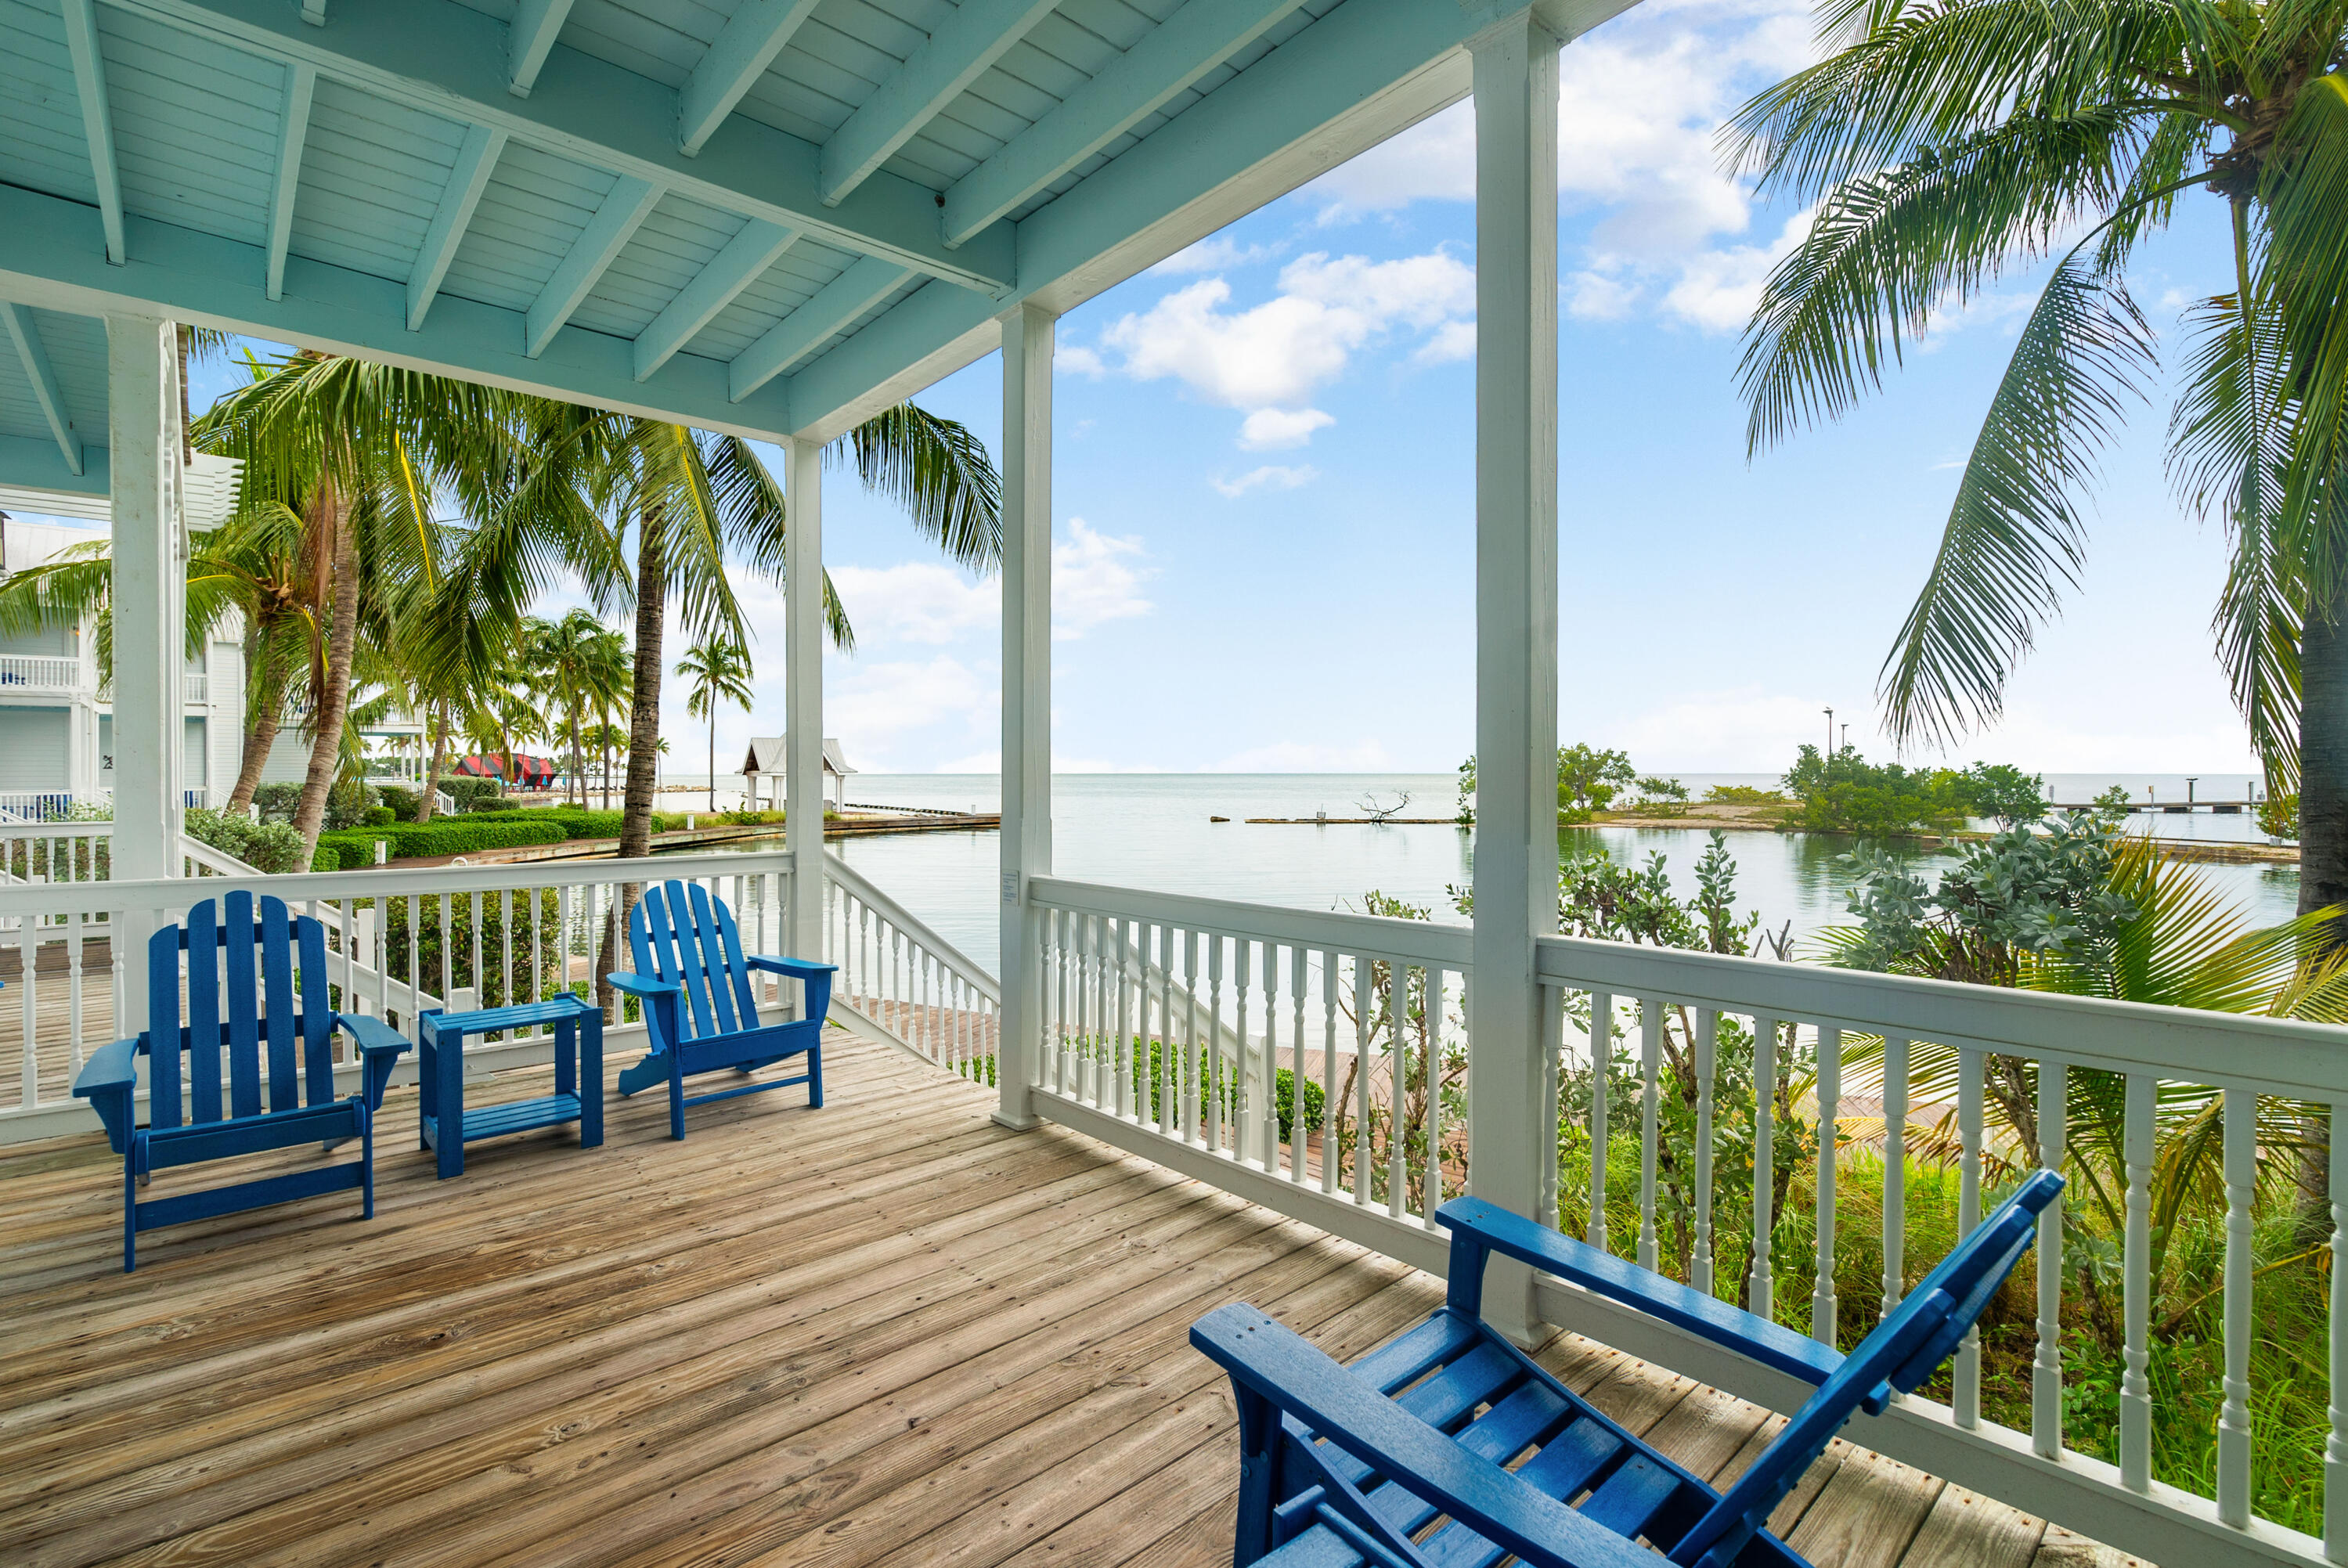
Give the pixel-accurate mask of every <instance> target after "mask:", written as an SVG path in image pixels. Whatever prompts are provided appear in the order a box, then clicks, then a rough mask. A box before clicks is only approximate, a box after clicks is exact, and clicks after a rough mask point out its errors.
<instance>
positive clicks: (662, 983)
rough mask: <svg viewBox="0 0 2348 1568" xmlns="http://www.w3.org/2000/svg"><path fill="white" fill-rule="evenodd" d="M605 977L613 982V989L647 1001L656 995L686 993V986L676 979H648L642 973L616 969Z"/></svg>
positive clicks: (680, 994) (679, 994)
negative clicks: (678, 982)
mask: <svg viewBox="0 0 2348 1568" xmlns="http://www.w3.org/2000/svg"><path fill="white" fill-rule="evenodd" d="M603 978H604V979H606V980H609V981H610V982H611V983H612V989H613V990H614V991H624V992H626V993H627V994H628V995H631V996H634V997H637V998H639V999H641V1000H644V1001H646V1002H649V1001H651V1000H652V999H653V998H654V997H655V996H682V995H685V987H684V986H682V985H678V984H677V983H676V982H675V981H674V980H647V979H645V978H644V976H643V975H631V974H629V973H627V972H626V971H625V970H615V971H613V973H612V974H609V975H604V976H603Z"/></svg>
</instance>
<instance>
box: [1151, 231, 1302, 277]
mask: <svg viewBox="0 0 2348 1568" xmlns="http://www.w3.org/2000/svg"><path fill="white" fill-rule="evenodd" d="M1280 249H1282V247H1279V246H1273V245H1242V244H1241V243H1239V242H1237V241H1235V240H1233V239H1232V238H1231V236H1230V235H1228V234H1210V235H1208V236H1207V237H1206V238H1205V239H1203V240H1200V242H1198V243H1196V244H1193V245H1185V246H1183V247H1182V248H1181V249H1180V250H1179V251H1177V252H1175V253H1173V254H1172V255H1170V256H1169V257H1167V258H1166V259H1165V260H1164V261H1162V262H1160V263H1158V264H1157V265H1156V266H1154V267H1151V268H1150V269H1149V270H1150V271H1151V272H1153V273H1218V272H1220V271H1222V270H1223V269H1224V268H1225V267H1244V266H1251V265H1253V264H1254V263H1257V262H1262V261H1268V260H1269V259H1271V258H1272V256H1273V255H1275V254H1277V253H1278V252H1279V250H1280Z"/></svg>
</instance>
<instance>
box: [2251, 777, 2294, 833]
mask: <svg viewBox="0 0 2348 1568" xmlns="http://www.w3.org/2000/svg"><path fill="white" fill-rule="evenodd" d="M2259 831H2260V832H2261V833H2264V834H2265V835H2266V836H2267V837H2268V838H2270V839H2285V840H2289V841H2291V842H2292V843H2297V842H2298V841H2299V791H2297V790H2296V789H2294V790H2292V791H2291V793H2290V794H2288V795H2276V794H2269V795H2268V796H2267V798H2266V799H2263V800H2261V801H2260V802H2259Z"/></svg>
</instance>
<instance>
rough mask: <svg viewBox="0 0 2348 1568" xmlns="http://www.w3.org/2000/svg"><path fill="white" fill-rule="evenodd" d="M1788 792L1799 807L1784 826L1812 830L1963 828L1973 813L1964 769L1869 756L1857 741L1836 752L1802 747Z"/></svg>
mask: <svg viewBox="0 0 2348 1568" xmlns="http://www.w3.org/2000/svg"><path fill="white" fill-rule="evenodd" d="M1785 786H1786V789H1787V793H1789V794H1791V795H1793V796H1794V797H1795V798H1796V799H1798V800H1800V801H1801V810H1799V811H1797V812H1795V813H1794V814H1793V815H1791V816H1790V817H1788V818H1787V820H1785V821H1784V822H1783V823H1781V824H1780V826H1782V827H1784V828H1786V829H1787V830H1800V831H1806V832H1814V833H1872V834H1880V835H1892V834H1903V833H1913V832H1916V831H1918V830H1921V829H1925V828H1961V827H1962V826H1964V823H1965V819H1966V818H1967V817H1968V816H1970V815H1972V794H1971V793H1970V791H1969V789H1968V787H1967V786H1966V784H1965V781H1964V775H1962V774H1961V773H1958V772H1956V771H1954V770H1952V769H1946V768H1919V769H1907V768H1902V767H1901V766H1900V764H1898V763H1896V762H1893V763H1888V764H1878V763H1873V762H1869V761H1868V760H1867V759H1866V758H1863V757H1861V756H1860V755H1859V749H1858V748H1856V747H1851V746H1846V747H1844V748H1842V749H1841V750H1840V751H1838V752H1836V753H1835V754H1834V755H1833V756H1832V757H1825V756H1821V755H1820V754H1819V751H1818V748H1817V747H1815V746H1805V747H1803V748H1802V750H1801V755H1800V756H1799V757H1798V758H1796V759H1795V762H1794V766H1793V767H1792V768H1790V769H1787V771H1786V778H1785Z"/></svg>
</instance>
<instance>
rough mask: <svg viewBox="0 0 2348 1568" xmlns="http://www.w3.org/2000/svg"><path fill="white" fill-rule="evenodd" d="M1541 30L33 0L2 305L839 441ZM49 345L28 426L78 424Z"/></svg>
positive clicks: (27, 0)
mask: <svg viewBox="0 0 2348 1568" xmlns="http://www.w3.org/2000/svg"><path fill="white" fill-rule="evenodd" d="M1620 3H1621V0H1582V3H1581V7H1580V9H1579V10H1578V11H1577V10H1573V8H1572V7H1570V6H1565V5H1562V4H1560V5H1559V13H1560V14H1559V15H1558V17H1557V18H1556V19H1555V22H1554V25H1556V26H1560V29H1561V30H1563V31H1566V32H1568V33H1569V34H1570V33H1571V32H1573V31H1578V30H1580V29H1581V27H1584V26H1588V25H1590V24H1591V22H1592V21H1594V20H1597V19H1600V18H1601V17H1602V16H1603V15H1608V14H1611V13H1612V11H1613V10H1614V9H1617V8H1619V5H1620ZM1543 4H1544V5H1550V4H1551V0H1543ZM1511 8H1512V7H1511V6H1510V5H1509V4H1508V0H1467V3H1464V4H1463V3H1462V0H961V3H960V4H955V3H954V0H710V3H708V4H701V3H698V0H305V4H304V5H299V6H297V5H293V4H291V3H289V0H121V3H108V4H103V5H99V4H95V3H94V0H0V298H5V299H11V300H15V301H16V302H18V303H20V304H27V305H39V306H42V307H44V308H43V309H42V310H39V311H35V312H33V313H32V315H34V316H35V317H36V318H38V319H39V320H40V321H41V322H42V323H43V328H44V329H43V332H42V336H43V337H44V338H45V339H46V337H47V336H48V333H47V331H46V324H47V323H48V321H49V320H50V318H51V315H52V314H53V313H54V312H55V311H57V310H64V311H68V312H77V313H79V314H80V316H81V319H82V320H83V321H84V322H85V323H88V321H89V319H90V318H91V317H93V316H95V315H98V314H100V313H102V312H103V311H105V310H107V309H108V308H114V309H135V308H146V309H149V310H155V311H159V312H160V314H164V315H170V316H173V317H175V318H177V319H182V320H192V321H199V322H203V323H205V324H207V325H221V326H227V327H231V328H233V329H235V330H241V331H246V332H252V333H257V334H261V335H275V336H277V337H280V338H283V339H286V340H291V341H295V342H301V343H308V344H314V345H317V346H325V347H330V348H338V349H343V350H345V351H350V352H357V353H362V354H368V355H372V356H378V357H387V358H393V359H397V360H402V361H405V362H408V363H415V364H420V365H427V366H435V367H439V368H445V369H448V370H451V371H453V372H455V373H457V374H460V375H468V376H471V377H477V378H481V379H488V380H492V381H496V382H499V383H502V384H506V385H512V386H518V387H527V388H529V389H531V390H537V391H544V392H550V393H553V394H556V395H559V396H564V397H575V398H579V399H581V400H584V401H591V402H596V403H601V404H604V405H607V406H613V407H629V408H634V409H638V410H640V411H644V412H649V413H657V414H662V415H666V416H670V417H675V418H684V419H686V420H690V421H692V422H695V423H698V424H702V425H705V426H708V427H710V428H720V429H733V430H739V431H742V432H744V433H747V434H755V435H779V434H787V433H791V432H805V433H818V434H820V433H828V430H829V428H836V427H837V426H838V425H839V424H840V423H842V422H844V421H846V420H848V419H849V418H852V417H855V416H856V415H857V414H858V413H859V412H860V410H861V409H863V408H865V407H870V406H877V405H878V404H879V403H880V402H885V401H887V400H888V399H889V398H891V397H895V396H901V395H903V393H904V392H905V391H907V390H910V389H911V387H913V386H916V385H918V384H919V383H921V382H922V381H923V380H926V379H928V378H931V377H934V376H935V375H938V374H942V373H943V372H944V371H946V370H950V369H952V368H953V367H954V366H955V365H956V364H958V363H963V362H967V360H968V359H970V358H973V357H975V356H977V355H978V354H980V353H983V352H984V351H985V349H986V348H987V347H989V346H991V335H992V331H993V328H992V325H991V324H992V320H993V318H994V316H995V315H998V314H999V313H1000V312H1001V311H1002V310H1004V308H1006V307H1007V306H1008V305H1009V304H1012V303H1014V302H1015V301H1017V300H1020V299H1023V298H1037V299H1041V300H1044V301H1045V302H1046V303H1049V304H1053V305H1054V306H1055V307H1056V308H1066V306H1067V305H1068V304H1074V303H1076V301H1077V300H1078V299H1080V298H1083V297H1086V296H1088V295H1089V294H1092V293H1096V292H1097V291H1098V290H1099V289H1100V288H1102V287H1106V286H1107V285H1108V284H1111V283H1114V282H1116V281H1117V279H1118V278H1119V277H1122V276H1126V275H1130V273H1132V272H1134V271H1137V270H1138V269H1139V267H1141V266H1144V265H1147V264H1148V263H1149V262H1150V261H1153V260H1155V259H1157V257H1158V256H1159V255H1163V254H1165V253H1168V252H1170V251H1171V250H1173V249H1175V248H1177V247H1179V245H1180V244H1182V243H1186V242H1188V241H1189V240H1190V239H1194V238H1196V237H1198V235H1199V234H1200V233H1202V232H1208V231H1210V230H1211V229H1212V228H1214V227H1216V226H1219V224H1220V223H1221V222H1228V221H1229V220H1230V219H1231V218H1232V217H1236V216H1238V215H1239V214H1240V213H1241V212H1244V211H1247V210H1249V209H1250V208H1251V207H1252V206H1254V205H1257V204H1260V203H1261V202H1262V201H1264V200H1267V199H1269V198H1270V197H1271V196H1273V195H1276V194H1278V193H1279V192H1280V191H1282V190H1285V189H1288V188H1289V187H1291V186H1292V185H1294V184H1296V183H1299V182H1301V181H1303V179H1306V178H1309V177H1310V175H1311V174H1313V173H1314V172H1317V171H1318V170H1320V169H1321V168H1323V167H1326V166H1327V165H1328V164H1329V163H1330V162H1333V161H1334V160H1337V159H1339V158H1342V157H1344V156H1348V155H1350V154H1351V153H1352V152H1353V151H1356V150H1360V148H1362V147H1364V146H1367V145H1369V144H1371V143H1372V142H1374V141H1375V140H1377V139H1381V138H1382V137H1384V136H1385V135H1388V134H1391V133H1392V132H1393V131H1394V130H1395V129H1400V128H1401V127H1402V126H1404V125H1407V124H1409V123H1410V122H1411V121H1412V120H1414V119H1417V118H1419V117H1420V116H1423V115H1424V114H1426V113H1427V112H1429V111H1430V110H1432V109H1433V108H1438V107H1440V106H1441V105H1442V104H1443V103H1445V102H1447V101H1450V100H1451V99H1453V98H1457V97H1458V96H1459V95H1460V93H1461V92H1462V91H1463V90H1464V88H1465V86H1466V80H1467V72H1466V67H1465V63H1464V57H1462V56H1461V55H1460V45H1461V42H1462V41H1463V40H1464V39H1465V38H1467V37H1468V36H1471V35H1472V34H1473V32H1474V31H1476V30H1477V29H1478V28H1480V27H1482V26H1487V25H1488V24H1489V23H1490V22H1491V21H1492V20H1493V19H1495V18H1496V17H1497V16H1498V15H1501V14H1503V13H1504V12H1505V11H1507V10H1509V9H1511ZM1569 13H1570V14H1569ZM109 263H111V264H109ZM64 319H65V318H64V317H62V316H60V317H57V320H59V321H60V322H62V321H63V320H64ZM57 334H58V341H57V344H55V345H54V346H52V363H53V365H56V366H57V378H58V379H59V381H60V384H61V385H66V386H68V387H70V396H69V398H68V400H70V397H85V398H87V397H95V398H96V399H97V400H98V401H97V402H96V404H95V405H94V406H93V405H88V404H84V405H78V406H77V409H76V412H75V415H74V416H73V417H74V418H79V417H80V416H81V415H82V414H85V413H88V411H89V410H90V408H91V407H95V410H96V413H97V415H98V428H102V426H103V366H104V356H103V347H104V345H103V335H102V330H100V331H99V333H98V335H97V336H96V337H95V338H93V337H92V336H91V334H90V331H89V330H88V327H87V326H85V327H83V328H79V329H72V328H68V327H67V326H65V325H59V326H58V328H57ZM93 345H94V346H95V352H96V357H95V358H94V359H92V358H90V357H89V355H90V353H91V351H92V348H93ZM0 347H5V345H0ZM57 356H64V358H63V360H60V359H58V358H57ZM76 356H80V357H78V358H77V357H76ZM14 358H15V356H11V355H0V435H5V437H6V438H10V439H17V438H29V437H30V435H31V434H36V433H48V434H52V435H53V434H54V432H50V431H48V429H47V426H46V424H45V423H28V418H27V415H26V407H28V396H29V395H28V393H27V392H26V387H29V378H27V377H25V376H24V374H23V370H24V366H22V365H21V364H16V365H15V369H14V370H13V371H12V370H11V369H10V368H9V366H10V364H11V363H12V362H13V360H14ZM67 363H70V365H71V366H72V369H71V370H70V371H69V370H68V369H67V367H66V366H67ZM86 366H87V367H92V368H94V370H95V372H96V373H97V374H98V382H97V383H96V385H95V387H87V386H85V385H84V382H83V380H82V377H83V374H84V368H85V367H86ZM12 376H14V377H15V379H10V377H12ZM36 412H37V411H36ZM58 450H59V452H60V453H62V451H63V448H62V447H61V446H60V447H59V448H58Z"/></svg>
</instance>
